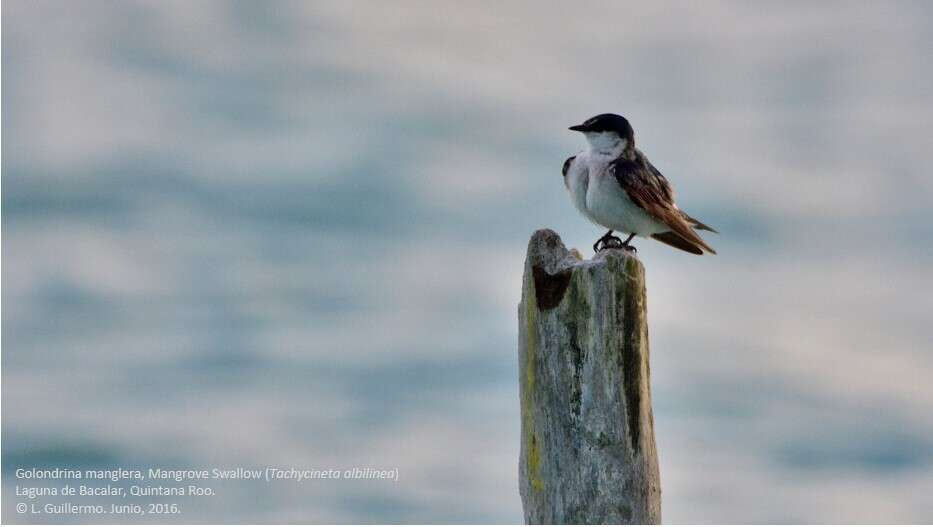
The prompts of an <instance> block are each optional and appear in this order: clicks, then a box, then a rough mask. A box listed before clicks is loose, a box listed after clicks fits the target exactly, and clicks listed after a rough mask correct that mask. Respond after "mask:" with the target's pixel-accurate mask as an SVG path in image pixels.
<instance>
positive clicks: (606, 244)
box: [593, 231, 638, 253]
mask: <svg viewBox="0 0 933 527" xmlns="http://www.w3.org/2000/svg"><path fill="white" fill-rule="evenodd" d="M634 237H635V235H634V234H631V235H629V237H628V238H626V239H625V241H622V238H619V237H618V236H613V235H612V231H609V232H607V233H606V234H605V235H603V237H602V238H600V239H598V240H596V243H594V244H593V252H594V253H598V252H602V251H605V250H606V249H625V250H626V251H631V252H633V253H637V252H638V249H636V248H635V246H634V245H630V244H629V242H630V241H631V240H632V238H634Z"/></svg>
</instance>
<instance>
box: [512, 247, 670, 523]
mask: <svg viewBox="0 0 933 527" xmlns="http://www.w3.org/2000/svg"><path fill="white" fill-rule="evenodd" d="M518 319H519V330H518V335H519V338H518V362H519V385H520V393H521V410H522V412H521V414H522V442H521V459H520V461H519V479H520V481H519V486H520V490H521V496H522V505H523V507H524V510H525V523H534V524H538V523H555V524H590V523H596V524H605V523H615V524H618V523H622V524H658V523H660V522H661V484H660V477H659V474H658V456H657V451H656V450H655V444H654V417H653V416H652V413H651V390H650V387H649V374H650V370H649V368H648V323H647V307H646V302H645V268H644V267H643V266H642V264H641V262H640V261H639V260H638V258H637V257H635V255H633V254H631V253H628V252H626V251H623V250H621V249H613V250H608V251H603V252H601V253H599V254H598V255H596V256H595V257H594V258H593V259H592V260H590V261H584V260H580V259H579V258H578V256H576V255H575V254H574V253H571V252H570V251H568V250H567V248H566V247H564V244H563V242H562V241H561V239H560V236H558V235H557V233H555V232H554V231H551V230H540V231H537V232H535V233H534V235H532V237H531V240H530V241H529V242H528V254H527V256H526V258H525V277H524V280H523V283H522V301H521V304H519V313H518Z"/></svg>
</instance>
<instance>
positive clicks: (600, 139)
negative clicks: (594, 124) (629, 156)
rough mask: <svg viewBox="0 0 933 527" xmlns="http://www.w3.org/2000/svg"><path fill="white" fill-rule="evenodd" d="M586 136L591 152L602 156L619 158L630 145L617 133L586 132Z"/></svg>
mask: <svg viewBox="0 0 933 527" xmlns="http://www.w3.org/2000/svg"><path fill="white" fill-rule="evenodd" d="M584 135H585V136H586V142H587V143H588V144H589V151H590V152H591V153H593V154H596V155H600V156H610V157H613V158H616V157H619V156H620V155H622V152H623V151H624V150H625V147H626V146H627V145H628V141H627V140H625V139H623V138H622V137H619V134H617V133H615V132H586V133H585V134H584Z"/></svg>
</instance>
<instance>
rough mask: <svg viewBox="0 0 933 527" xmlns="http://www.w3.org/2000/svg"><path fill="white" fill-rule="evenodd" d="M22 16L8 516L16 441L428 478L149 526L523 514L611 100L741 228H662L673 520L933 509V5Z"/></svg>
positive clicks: (691, 190)
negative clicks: (538, 374)
mask: <svg viewBox="0 0 933 527" xmlns="http://www.w3.org/2000/svg"><path fill="white" fill-rule="evenodd" d="M3 14H4V17H3V74H4V76H3V78H4V84H3V101H2V102H3V110H4V112H3V132H4V133H3V139H4V143H3V201H2V215H3V217H2V219H3V242H2V243H3V245H2V249H3V257H4V258H3V286H4V287H3V307H4V310H3V328H2V329H3V387H2V389H3V471H4V472H3V476H4V484H3V495H4V505H3V519H4V521H5V522H12V521H28V520H29V519H28V518H26V519H25V520H24V519H22V518H21V517H19V516H17V514H16V513H15V511H14V510H13V509H12V507H13V506H14V505H15V504H16V503H17V498H16V496H15V494H14V487H13V486H14V485H15V484H16V481H15V477H14V472H13V471H14V470H15V469H16V468H20V467H63V468H77V469H109V468H115V467H124V468H140V469H145V468H148V467H164V468H174V469H187V468H198V469H201V468H207V469H209V468H213V467H221V468H234V467H245V468H262V467H266V466H283V467H292V466H294V467H301V468H317V469H330V468H334V469H341V470H342V469H350V468H353V467H357V466H358V467H372V468H379V469H382V468H386V469H397V470H398V471H399V481H398V482H389V481H361V480H356V481H354V480H342V481H315V482H308V483H306V484H292V483H283V482H279V483H273V484H254V483H249V482H237V481H229V482H224V483H219V484H217V485H216V491H217V496H214V497H211V498H210V499H200V498H198V499H186V500H182V501H181V504H182V505H183V511H184V512H183V514H182V515H180V516H179V517H173V518H165V517H161V518H147V520H146V521H159V522H165V521H169V522H172V521H179V522H181V521H184V522H207V521H211V522H338V523H339V522H389V523H395V522H425V523H430V522H439V523H446V522H481V523H483V522H518V521H521V504H520V500H519V497H518V489H517V457H518V447H519V442H518V424H519V416H518V394H517V390H518V388H517V376H518V374H517V368H516V339H517V336H516V312H515V309H516V305H517V303H518V300H519V294H520V279H521V270H522V261H523V257H524V248H525V244H526V242H527V239H528V236H529V235H530V234H531V232H533V231H534V230H535V229H537V228H541V227H550V228H553V229H555V230H557V231H558V232H559V233H561V235H562V236H563V238H564V241H565V242H566V243H567V244H568V245H570V246H575V247H578V248H580V249H581V250H582V251H583V252H584V253H586V254H588V253H589V247H590V245H591V244H592V242H593V241H594V240H595V238H596V237H598V236H599V235H600V234H601V232H600V231H599V229H597V228H596V227H594V226H591V225H589V224H587V223H586V222H585V220H583V219H582V218H581V217H579V216H578V215H577V214H576V212H575V211H574V209H573V207H572V205H571V204H570V202H569V200H568V199H567V197H566V195H565V193H564V190H563V188H562V182H561V180H560V176H559V173H560V172H559V169H560V166H561V164H562V162H563V160H564V159H565V158H566V157H567V156H569V155H571V154H573V153H574V152H576V151H577V150H578V149H580V148H581V141H580V138H579V137H577V136H576V134H573V133H571V132H569V131H567V130H566V128H567V126H569V125H571V124H576V123H578V122H579V121H581V120H582V119H585V118H586V117H589V116H590V115H592V114H595V113H600V112H604V111H614V112H618V113H623V114H625V115H626V116H628V117H629V119H630V120H631V121H632V123H633V125H634V127H635V130H636V140H637V142H638V144H639V146H640V147H641V148H642V149H643V150H644V151H645V152H646V153H647V154H648V156H649V157H650V158H651V159H652V161H653V163H654V164H655V165H656V166H658V167H659V168H660V169H661V170H662V171H663V172H664V173H665V174H666V175H667V176H668V178H669V179H670V180H671V181H672V183H673V184H674V186H675V188H676V189H677V191H678V197H679V200H678V201H679V203H680V205H681V206H682V207H683V208H685V209H686V210H688V211H689V212H690V213H691V214H692V215H694V216H696V217H698V218H701V219H702V220H703V221H705V222H707V223H709V224H711V225H714V226H715V227H717V228H718V229H719V230H720V231H721V232H722V235H721V236H718V237H716V236H712V237H708V239H709V240H710V241H711V243H712V245H713V246H714V247H716V249H717V250H718V251H719V256H717V257H709V258H705V257H704V258H695V257H692V256H690V255H686V254H679V253H675V252H674V251H672V250H671V249H669V248H667V247H666V246H662V245H660V244H656V243H654V242H649V241H642V242H640V243H639V244H638V247H639V256H640V258H641V259H642V261H643V262H644V263H645V265H646V268H647V271H648V295H649V296H648V298H649V311H650V312H649V323H650V328H651V348H652V382H653V386H652V389H653V397H654V405H655V424H656V433H657V442H658V448H659V452H660V459H661V475H662V485H663V489H664V504H663V507H664V519H665V521H666V522H670V523H683V522H693V523H705V522H714V523H717V522H718V523H730V522H745V523H759V522H789V523H793V522H813V523H823V522H842V523H845V522H855V523H864V522H881V523H899V522H929V521H931V518H933V505H931V503H933V502H931V501H930V500H929V496H930V495H931V494H933V440H931V439H930V438H931V437H933V434H931V432H933V418H931V414H930V412H929V408H930V405H931V403H933V387H931V384H930V383H929V377H930V374H931V373H933V357H931V354H930V351H931V347H930V342H933V333H931V329H930V326H929V313H931V312H933V301H931V299H930V297H929V295H928V291H927V290H928V289H929V286H928V285H927V284H931V283H933V271H931V270H933V265H931V264H933V252H931V250H930V243H929V241H930V239H931V235H933V231H931V227H930V225H931V221H930V220H931V216H930V210H931V206H933V183H931V182H933V179H931V178H930V176H929V160H928V158H929V150H930V148H929V147H930V144H929V138H930V137H931V136H933V72H931V70H930V66H929V64H928V63H929V60H928V56H929V52H928V50H929V49H931V48H933V22H931V17H933V10H931V9H930V6H929V4H925V3H908V2H895V3H888V4H871V3H864V4H861V3H843V4H839V5H830V4H821V5H814V6H804V5H788V6H779V5H772V6H754V7H753V6H748V5H743V4H728V3H726V4H715V5H714V4H704V6H703V7H702V8H700V6H697V9H696V10H691V9H690V8H689V6H688V5H685V4H670V5H659V6H657V7H648V6H636V5H631V4H621V5H613V4H607V5H602V6H597V5H593V6H591V7H590V8H588V9H585V10H584V9H582V8H578V7H574V8H570V7H569V6H561V5H550V6H544V5H541V4H537V3H536V4H519V3H515V4H509V5H507V6H501V5H499V4H479V3H477V4H469V5H458V4H451V5H449V6H438V5H436V4H432V5H431V6H426V5H419V4H409V3H400V4H384V5H372V4H370V5H364V4H338V3H316V4H305V3H271V4H257V3H245V2H244V3H239V2H231V3H217V2H202V3H197V4H189V3H183V2H178V3H173V2H166V3H158V4H153V3H134V2H127V3H119V4H118V3H106V2H81V3H71V4H58V3H45V2H28V3H27V2H16V1H13V2H4V13H3ZM78 519H79V520H81V519H80V518H78ZM56 520H58V521H67V520H69V519H68V518H56ZM71 520H74V518H72V519H71ZM81 521H91V520H89V519H87V518H85V519H83V520H81ZM95 521H102V520H100V519H99V518H98V519H96V520H95Z"/></svg>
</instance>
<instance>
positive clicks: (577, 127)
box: [569, 124, 588, 132]
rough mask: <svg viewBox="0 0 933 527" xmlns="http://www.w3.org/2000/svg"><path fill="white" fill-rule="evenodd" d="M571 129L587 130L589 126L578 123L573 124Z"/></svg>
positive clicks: (575, 130) (577, 130)
mask: <svg viewBox="0 0 933 527" xmlns="http://www.w3.org/2000/svg"><path fill="white" fill-rule="evenodd" d="M569 130H573V131H574V132H586V131H587V130H588V128H587V127H586V126H584V125H582V124H577V125H574V126H571V127H570V128H569Z"/></svg>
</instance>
